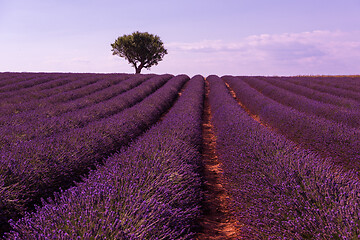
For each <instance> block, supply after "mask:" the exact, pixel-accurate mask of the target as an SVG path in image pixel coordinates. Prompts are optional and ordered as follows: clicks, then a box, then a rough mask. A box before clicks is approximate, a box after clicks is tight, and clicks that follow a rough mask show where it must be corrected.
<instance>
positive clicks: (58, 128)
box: [0, 75, 171, 149]
mask: <svg viewBox="0 0 360 240" xmlns="http://www.w3.org/2000/svg"><path fill="white" fill-rule="evenodd" d="M170 78H171V76H170V75H160V76H156V77H153V78H151V79H150V80H148V81H146V82H145V83H143V84H141V85H139V86H137V87H135V88H133V89H131V90H128V91H127V92H124V93H122V94H119V95H117V96H115V97H112V98H110V99H108V100H106V99H104V98H102V100H103V101H101V102H99V103H96V104H95V103H94V104H92V105H90V106H88V107H84V108H81V109H75V110H73V111H71V112H67V113H65V114H62V115H61V116H54V117H51V116H49V115H47V116H44V117H41V114H38V113H36V114H34V115H31V116H36V118H35V119H31V117H30V120H28V118H25V119H26V120H27V121H26V122H23V123H22V124H21V125H15V126H13V127H11V128H9V126H2V127H0V132H1V133H2V136H1V137H0V142H4V143H7V144H6V145H7V148H8V149H9V148H10V149H12V147H13V144H19V142H23V141H26V140H34V139H35V138H39V137H40V138H43V137H49V136H51V135H53V134H57V133H59V132H65V131H69V130H70V129H75V128H79V127H85V126H86V125H88V124H89V123H91V122H93V121H99V120H100V119H102V118H108V117H110V116H112V115H114V114H117V113H119V112H121V111H122V110H124V109H125V108H129V107H131V106H133V105H135V104H136V103H138V102H140V101H141V100H143V99H144V98H145V97H146V96H148V95H150V94H151V93H152V92H154V91H155V90H156V89H158V88H159V87H160V86H162V85H163V84H165V83H166V81H167V80H169V79H170ZM133 82H135V83H136V81H135V79H133ZM125 83H127V82H125ZM125 86H126V85H125ZM116 90H117V88H116V86H115V87H113V88H112V91H114V92H116ZM85 101H86V100H85ZM86 102H89V101H86ZM60 107H61V106H60ZM62 109H64V108H62ZM40 111H43V110H40ZM22 115H24V114H22ZM23 119H24V118H23ZM16 122H21V120H18V121H16ZM2 147H6V146H1V145H0V149H1V148H2Z"/></svg>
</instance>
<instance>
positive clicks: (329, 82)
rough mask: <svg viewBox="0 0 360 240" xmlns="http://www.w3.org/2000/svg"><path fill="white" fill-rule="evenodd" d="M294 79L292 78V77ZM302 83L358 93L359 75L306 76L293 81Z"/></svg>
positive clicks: (359, 85)
mask: <svg viewBox="0 0 360 240" xmlns="http://www.w3.org/2000/svg"><path fill="white" fill-rule="evenodd" d="M292 78H294V77H292ZM300 79H301V81H302V82H310V83H317V84H320V85H325V86H330V87H335V88H338V89H346V90H351V91H357V92H360V82H359V80H360V76H359V75H352V76H351V75H347V76H318V77H316V76H307V77H295V78H294V80H300Z"/></svg>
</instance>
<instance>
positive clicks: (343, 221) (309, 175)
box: [207, 76, 360, 239]
mask: <svg viewBox="0 0 360 240" xmlns="http://www.w3.org/2000/svg"><path fill="white" fill-rule="evenodd" d="M207 79H208V81H209V82H210V95H209V101H210V105H211V111H212V115H213V118H212V119H213V122H214V126H215V131H216V135H217V150H218V154H219V158H220V160H221V161H222V162H223V169H224V176H225V179H226V182H227V184H226V188H227V190H228V191H229V193H230V196H231V199H232V205H231V206H232V210H233V211H234V212H235V215H236V217H237V220H238V221H239V225H240V226H241V230H240V234H241V236H242V237H243V239H357V238H359V237H360V236H359V234H360V226H359V224H360V214H359V213H360V209H359V206H360V199H359V196H360V185H359V182H358V180H357V178H356V176H355V175H354V174H352V173H351V172H347V173H345V172H344V171H343V170H342V169H341V168H339V167H336V166H334V165H333V164H332V163H331V162H329V159H323V158H320V157H319V156H318V155H317V154H315V153H313V152H310V151H308V150H304V149H302V148H299V147H298V146H296V145H295V144H294V143H293V142H291V141H289V140H287V139H286V138H284V137H283V136H281V135H278V134H276V133H274V132H272V131H269V130H268V129H267V128H266V127H264V126H262V125H260V124H259V123H258V122H256V121H254V120H253V119H252V118H251V117H250V116H249V115H248V114H247V113H246V112H245V111H244V110H243V109H242V108H241V107H240V105H239V104H238V103H237V102H236V101H235V100H234V99H233V97H232V96H231V95H230V94H229V91H228V90H227V88H226V86H225V84H224V82H223V81H222V80H221V79H220V78H218V77H217V76H210V77H208V78H207ZM242 91H247V89H242Z"/></svg>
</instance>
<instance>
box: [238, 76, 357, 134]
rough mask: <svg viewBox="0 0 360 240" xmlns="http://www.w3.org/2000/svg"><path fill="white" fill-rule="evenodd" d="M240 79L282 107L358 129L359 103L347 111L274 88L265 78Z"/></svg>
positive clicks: (284, 82) (346, 109)
mask: <svg viewBox="0 0 360 240" xmlns="http://www.w3.org/2000/svg"><path fill="white" fill-rule="evenodd" d="M241 79H242V80H243V81H245V82H246V83H247V84H249V85H250V86H251V87H253V88H254V89H256V90H257V91H259V92H261V93H262V94H263V95H265V96H267V97H269V98H271V99H274V100H275V101H277V102H279V103H281V104H283V105H286V106H289V107H292V108H294V109H296V110H299V111H301V112H305V113H308V114H313V115H316V116H319V117H323V118H326V119H330V120H333V121H335V122H339V123H343V124H345V125H348V126H349V127H354V128H359V127H360V109H359V106H360V105H359V102H356V101H354V102H355V103H357V105H355V104H353V106H354V107H356V108H353V109H348V108H343V107H339V106H334V105H332V104H327V103H321V102H319V101H317V100H312V99H308V98H307V97H305V96H301V95H298V94H296V93H293V92H290V91H287V90H285V89H283V88H279V87H276V86H274V85H272V84H271V83H272V82H276V81H275V80H273V79H272V81H271V80H268V82H267V81H265V79H266V78H263V79H264V80H262V79H259V78H256V77H242V78H241ZM286 83H287V84H288V85H290V83H288V82H286V81H282V84H283V85H285V84H286ZM293 85H294V84H293ZM334 98H336V97H334ZM346 100H347V99H346Z"/></svg>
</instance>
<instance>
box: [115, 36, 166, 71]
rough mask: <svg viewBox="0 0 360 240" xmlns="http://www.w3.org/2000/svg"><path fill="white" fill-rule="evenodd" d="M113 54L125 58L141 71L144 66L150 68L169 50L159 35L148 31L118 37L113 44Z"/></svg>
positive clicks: (136, 69)
mask: <svg viewBox="0 0 360 240" xmlns="http://www.w3.org/2000/svg"><path fill="white" fill-rule="evenodd" d="M111 47H112V52H113V55H119V56H120V57H123V58H125V59H126V60H128V61H129V63H130V64H132V66H133V67H135V72H136V73H140V72H141V69H142V68H146V69H150V67H151V66H153V65H157V64H158V62H159V61H161V60H162V58H163V57H164V55H165V54H167V50H166V49H165V48H164V45H163V42H162V41H161V40H160V37H159V36H156V35H153V34H149V33H147V32H144V33H142V32H138V31H137V32H134V33H132V34H131V35H123V36H122V37H118V38H117V39H116V40H115V42H114V43H112V44H111Z"/></svg>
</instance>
